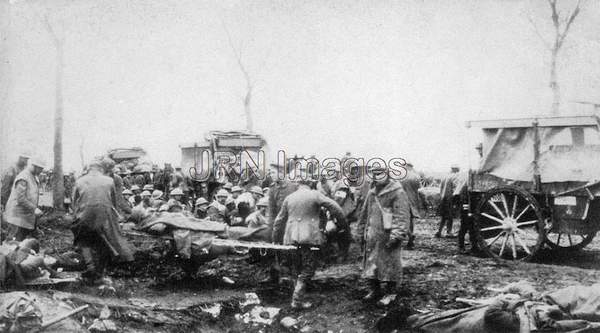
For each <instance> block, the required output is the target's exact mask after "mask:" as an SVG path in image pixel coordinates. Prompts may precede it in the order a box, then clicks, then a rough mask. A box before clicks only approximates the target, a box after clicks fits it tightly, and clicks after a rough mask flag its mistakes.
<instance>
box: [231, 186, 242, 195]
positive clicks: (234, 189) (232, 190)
mask: <svg viewBox="0 0 600 333" xmlns="http://www.w3.org/2000/svg"><path fill="white" fill-rule="evenodd" d="M233 192H242V188H241V187H239V186H237V185H236V186H234V187H232V188H231V193H233Z"/></svg>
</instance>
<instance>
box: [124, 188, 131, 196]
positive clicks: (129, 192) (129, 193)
mask: <svg viewBox="0 0 600 333" xmlns="http://www.w3.org/2000/svg"><path fill="white" fill-rule="evenodd" d="M122 193H123V195H133V192H131V191H130V190H128V189H124V190H123V192H122Z"/></svg>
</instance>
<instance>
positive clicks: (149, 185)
mask: <svg viewBox="0 0 600 333" xmlns="http://www.w3.org/2000/svg"><path fill="white" fill-rule="evenodd" d="M152 190H154V185H152V184H146V185H144V191H152Z"/></svg>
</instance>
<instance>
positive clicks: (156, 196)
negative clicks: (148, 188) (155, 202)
mask: <svg viewBox="0 0 600 333" xmlns="http://www.w3.org/2000/svg"><path fill="white" fill-rule="evenodd" d="M163 194H164V193H163V191H161V190H154V191H152V199H159V198H160V197H162V196H163Z"/></svg>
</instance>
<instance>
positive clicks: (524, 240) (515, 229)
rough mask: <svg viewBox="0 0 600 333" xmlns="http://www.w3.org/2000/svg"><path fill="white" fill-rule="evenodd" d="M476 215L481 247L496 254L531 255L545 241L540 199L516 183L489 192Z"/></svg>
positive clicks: (527, 257)
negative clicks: (541, 225) (537, 199)
mask: <svg viewBox="0 0 600 333" xmlns="http://www.w3.org/2000/svg"><path fill="white" fill-rule="evenodd" d="M476 216H477V226H478V231H479V238H480V245H481V248H482V249H483V250H484V251H485V252H486V253H488V254H489V255H491V256H493V257H495V258H503V257H505V255H506V257H508V258H511V259H513V260H521V259H529V258H531V257H532V256H533V254H534V253H535V252H536V251H537V250H538V249H539V248H540V246H541V244H542V243H543V241H544V236H545V231H544V230H543V228H540V224H541V221H542V219H541V210H540V207H539V204H538V202H537V201H536V199H535V198H534V197H533V196H532V195H531V194H530V193H528V192H526V191H524V190H523V189H521V188H518V187H516V186H504V187H498V188H495V189H493V190H491V191H489V192H487V193H486V194H485V195H484V197H483V198H481V201H480V203H479V205H478V208H477V215H476Z"/></svg>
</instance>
